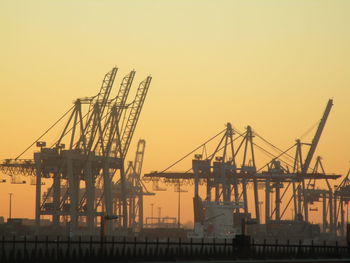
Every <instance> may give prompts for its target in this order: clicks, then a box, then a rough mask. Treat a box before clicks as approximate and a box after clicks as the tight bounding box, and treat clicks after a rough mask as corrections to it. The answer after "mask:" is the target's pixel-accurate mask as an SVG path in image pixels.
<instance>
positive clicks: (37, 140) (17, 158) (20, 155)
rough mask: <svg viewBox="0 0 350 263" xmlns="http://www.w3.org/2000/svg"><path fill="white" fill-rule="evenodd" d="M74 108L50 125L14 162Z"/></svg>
mask: <svg viewBox="0 0 350 263" xmlns="http://www.w3.org/2000/svg"><path fill="white" fill-rule="evenodd" d="M74 107H75V106H72V107H71V108H70V109H69V110H68V111H67V112H66V113H64V114H63V115H62V116H61V117H60V118H59V119H58V120H57V121H56V122H55V123H54V124H52V125H51V126H50V127H49V128H48V129H47V130H46V131H45V132H44V133H43V134H42V135H41V136H40V137H39V138H38V139H36V140H35V141H34V142H33V143H32V144H31V145H29V146H28V147H27V148H26V149H25V150H24V151H23V152H22V153H21V154H19V155H18V156H17V157H16V158H15V160H18V159H19V158H20V157H21V156H22V155H23V154H25V153H26V152H27V151H28V150H29V149H30V148H31V147H32V146H33V145H34V144H35V143H37V142H38V141H39V140H40V139H41V138H42V137H44V136H45V135H46V134H47V133H48V132H49V131H50V130H51V129H52V128H53V127H55V126H56V125H57V123H59V122H60V121H61V120H62V119H63V118H64V117H66V116H67V114H68V113H69V112H70V111H71V110H73V109H74Z"/></svg>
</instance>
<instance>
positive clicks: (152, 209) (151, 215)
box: [151, 203, 154, 223]
mask: <svg viewBox="0 0 350 263" xmlns="http://www.w3.org/2000/svg"><path fill="white" fill-rule="evenodd" d="M153 206H154V204H153V203H152V204H151V222H152V223H153Z"/></svg>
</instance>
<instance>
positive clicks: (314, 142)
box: [302, 99, 333, 174]
mask: <svg viewBox="0 0 350 263" xmlns="http://www.w3.org/2000/svg"><path fill="white" fill-rule="evenodd" d="M332 106H333V100H332V99H330V100H328V103H327V106H326V110H325V111H324V113H323V116H322V119H321V121H320V124H319V125H318V128H317V131H316V134H315V136H314V138H313V140H312V143H311V147H310V150H309V152H308V154H307V156H306V159H305V162H304V165H303V169H302V174H306V173H307V170H308V169H309V166H310V163H311V160H312V157H313V155H314V153H315V151H316V147H317V144H318V142H319V140H320V138H321V135H322V131H323V129H324V126H325V125H326V122H327V118H328V115H329V113H330V111H331V109H332Z"/></svg>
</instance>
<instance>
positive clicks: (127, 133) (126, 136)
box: [117, 76, 152, 158]
mask: <svg viewBox="0 0 350 263" xmlns="http://www.w3.org/2000/svg"><path fill="white" fill-rule="evenodd" d="M151 80H152V77H151V76H148V77H147V78H146V79H145V80H144V81H142V82H141V83H140V84H139V87H138V89H137V92H136V96H135V99H134V101H133V103H132V106H131V109H130V113H129V117H128V120H127V122H126V124H125V127H124V130H123V133H122V136H121V141H120V146H117V147H121V151H120V152H121V155H122V156H121V158H124V157H125V156H126V153H127V151H128V148H129V146H130V142H131V139H132V136H133V134H134V131H135V128H136V124H137V121H138V119H139V116H140V113H141V110H142V106H143V103H144V101H145V98H146V95H147V91H148V88H149V86H150V84H151ZM117 152H118V151H117Z"/></svg>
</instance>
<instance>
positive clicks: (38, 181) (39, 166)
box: [34, 152, 42, 230]
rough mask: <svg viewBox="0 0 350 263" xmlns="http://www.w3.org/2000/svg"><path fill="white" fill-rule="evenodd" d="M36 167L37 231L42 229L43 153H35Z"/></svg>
mask: <svg viewBox="0 0 350 263" xmlns="http://www.w3.org/2000/svg"><path fill="white" fill-rule="evenodd" d="M34 160H35V166H36V187H35V226H36V227H37V230H39V227H40V214H41V212H40V206H41V174H42V158H41V152H40V153H34Z"/></svg>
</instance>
